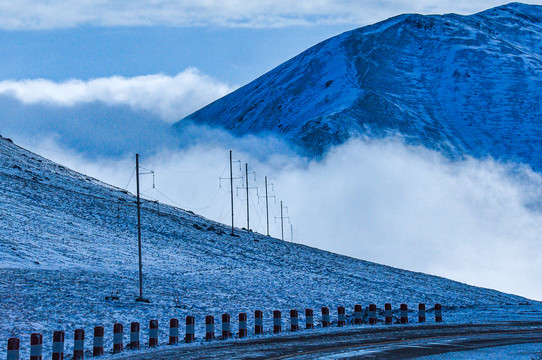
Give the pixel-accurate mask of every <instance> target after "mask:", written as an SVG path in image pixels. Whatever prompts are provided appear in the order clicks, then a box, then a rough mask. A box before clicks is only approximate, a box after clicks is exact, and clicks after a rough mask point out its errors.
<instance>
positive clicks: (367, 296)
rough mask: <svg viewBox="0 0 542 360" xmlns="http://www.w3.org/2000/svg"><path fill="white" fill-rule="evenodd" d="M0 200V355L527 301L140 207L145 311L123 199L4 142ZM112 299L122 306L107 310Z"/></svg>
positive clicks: (0, 144)
mask: <svg viewBox="0 0 542 360" xmlns="http://www.w3.org/2000/svg"><path fill="white" fill-rule="evenodd" d="M119 199H120V201H119ZM0 203H1V204H2V206H0V299H1V308H0V309H1V312H0V319H1V320H0V351H1V352H4V351H5V346H6V340H7V338H8V337H10V336H21V337H22V340H23V344H26V346H28V336H29V335H30V333H31V332H34V331H37V332H43V333H44V334H45V339H50V337H51V333H52V331H54V330H58V329H64V330H66V331H70V332H71V331H73V329H74V328H76V327H84V328H85V329H87V331H90V330H91V329H92V326H94V325H97V324H103V325H106V326H111V324H112V323H113V322H116V321H119V322H123V323H124V324H127V323H129V322H131V321H141V322H143V323H145V322H147V321H148V320H150V319H151V318H158V319H159V320H160V323H161V324H165V323H166V320H168V319H169V318H170V317H173V316H177V317H179V318H181V319H182V318H184V317H185V316H186V315H195V316H196V319H197V322H198V323H199V324H201V321H202V318H203V316H204V315H206V314H213V315H216V316H218V315H220V314H221V313H223V312H230V313H232V314H235V313H237V312H239V311H247V312H249V313H251V312H252V311H254V310H255V309H263V310H268V312H269V314H266V316H267V315H270V310H271V309H281V310H288V309H290V308H298V309H303V308H305V307H307V306H309V307H314V308H317V307H320V306H324V305H327V306H330V308H336V307H337V306H339V305H348V306H353V304H355V303H361V304H364V305H366V304H369V303H371V302H374V303H377V304H383V303H384V302H391V303H393V304H398V303H400V302H407V303H408V304H409V306H412V307H414V306H416V305H417V303H418V302H426V303H427V304H434V303H435V302H440V303H442V304H443V305H444V306H445V307H446V306H454V307H457V306H471V305H476V304H478V305H479V304H484V305H496V304H520V303H525V302H526V299H524V298H521V297H517V296H513V295H507V294H503V293H500V292H497V291H493V290H487V289H482V288H476V287H471V286H468V285H465V284H461V283H457V282H454V281H451V280H447V279H443V278H439V277H435V276H430V275H425V274H422V273H414V272H409V271H404V270H399V269H395V268H391V267H387V266H383V265H378V264H374V263H370V262H365V261H361V260H357V259H353V258H349V257H345V256H340V255H336V254H332V253H329V252H325V251H321V250H318V249H314V248H310V247H307V246H303V245H298V244H292V243H285V242H282V241H279V240H277V239H273V238H269V237H265V236H262V235H259V234H248V233H247V232H245V231H241V230H239V231H238V233H239V235H240V236H239V237H232V236H230V235H229V229H228V227H227V226H226V225H222V224H217V223H214V222H212V221H209V220H206V219H204V218H202V217H200V216H197V215H194V214H192V213H189V212H186V211H183V210H181V209H177V208H173V207H169V206H165V205H161V206H160V213H158V211H157V210H158V209H157V206H156V204H154V203H151V202H144V204H143V210H142V222H143V259H144V274H145V275H144V280H145V295H146V296H147V297H148V298H150V299H151V301H152V303H151V304H141V303H135V302H134V299H135V297H136V296H137V294H138V277H137V232H136V226H135V225H136V212H135V208H134V203H135V199H134V197H133V196H132V195H131V194H128V193H126V192H125V191H122V190H120V189H117V188H114V187H112V186H108V185H107V184H104V183H101V182H99V181H97V180H95V179H92V178H89V177H87V176H85V175H82V174H79V173H76V172H74V171H71V170H69V169H67V168H64V167H62V166H60V165H58V164H55V163H53V162H50V161H48V160H46V159H44V158H42V157H40V156H38V155H35V154H33V153H30V152H28V151H26V150H24V149H22V148H20V147H18V146H16V145H14V144H13V143H11V142H10V141H8V140H6V139H0ZM118 204H120V207H118ZM118 209H120V210H118ZM359 246H361V247H362V246H363V244H359ZM390 251H393V249H390ZM420 261H423V259H420ZM111 292H118V296H119V297H120V300H119V301H114V302H111V301H106V300H105V297H106V296H107V295H109V294H110V293H111ZM177 296H178V297H179V299H180V302H181V304H182V306H181V307H180V308H178V307H175V301H174V300H175V297H177ZM162 329H163V331H165V329H164V328H162ZM107 331H110V329H109V330H107ZM198 331H199V330H198ZM89 339H90V337H89ZM89 341H90V340H89ZM48 343H50V341H49V340H48ZM49 345H50V344H49Z"/></svg>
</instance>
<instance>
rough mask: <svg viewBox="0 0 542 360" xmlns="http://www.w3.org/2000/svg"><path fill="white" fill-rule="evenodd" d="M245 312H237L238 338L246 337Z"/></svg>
mask: <svg viewBox="0 0 542 360" xmlns="http://www.w3.org/2000/svg"><path fill="white" fill-rule="evenodd" d="M247 335H248V329H247V314H246V313H239V338H244V337H247Z"/></svg>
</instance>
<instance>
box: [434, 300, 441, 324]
mask: <svg viewBox="0 0 542 360" xmlns="http://www.w3.org/2000/svg"><path fill="white" fill-rule="evenodd" d="M435 322H438V323H440V322H442V305H440V304H435Z"/></svg>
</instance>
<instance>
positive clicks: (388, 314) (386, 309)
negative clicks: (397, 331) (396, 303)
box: [384, 303, 393, 325]
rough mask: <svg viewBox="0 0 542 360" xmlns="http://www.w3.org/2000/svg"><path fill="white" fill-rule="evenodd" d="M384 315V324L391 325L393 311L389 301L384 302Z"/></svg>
mask: <svg viewBox="0 0 542 360" xmlns="http://www.w3.org/2000/svg"><path fill="white" fill-rule="evenodd" d="M384 316H385V317H386V325H391V324H392V323H393V312H392V310H391V304H390V303H385V304H384Z"/></svg>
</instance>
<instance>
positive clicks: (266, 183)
mask: <svg viewBox="0 0 542 360" xmlns="http://www.w3.org/2000/svg"><path fill="white" fill-rule="evenodd" d="M268 185H269V184H268V182H267V176H266V177H265V219H266V223H267V236H269V198H274V199H275V203H276V202H277V200H276V199H277V198H276V197H275V195H269V187H268ZM271 187H273V184H271ZM261 197H262V198H263V197H264V196H259V195H258V203H259V202H260V198H261Z"/></svg>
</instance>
